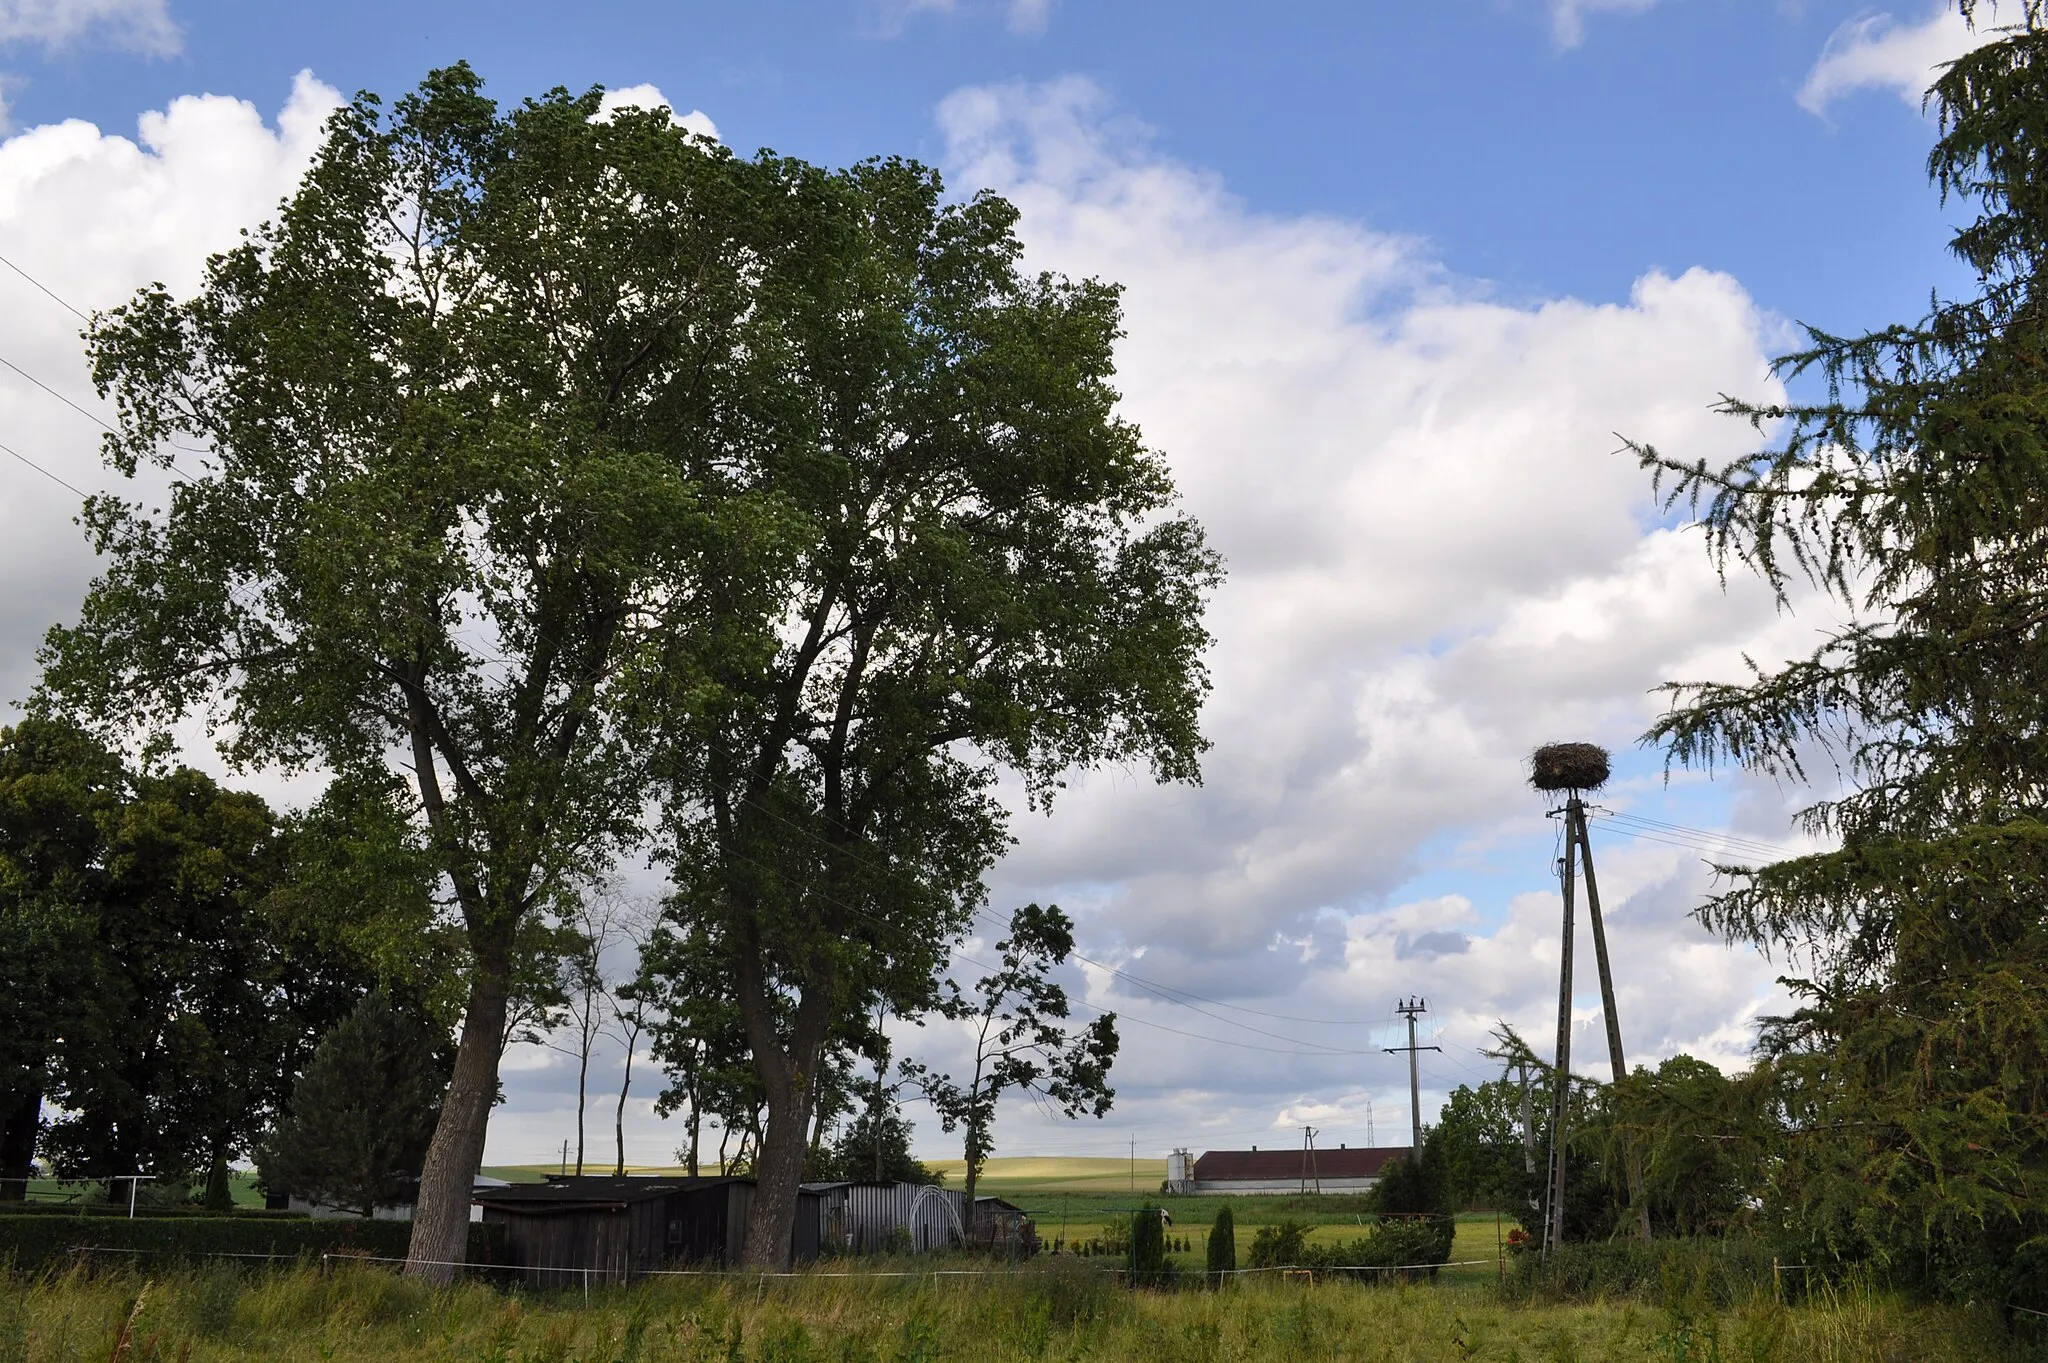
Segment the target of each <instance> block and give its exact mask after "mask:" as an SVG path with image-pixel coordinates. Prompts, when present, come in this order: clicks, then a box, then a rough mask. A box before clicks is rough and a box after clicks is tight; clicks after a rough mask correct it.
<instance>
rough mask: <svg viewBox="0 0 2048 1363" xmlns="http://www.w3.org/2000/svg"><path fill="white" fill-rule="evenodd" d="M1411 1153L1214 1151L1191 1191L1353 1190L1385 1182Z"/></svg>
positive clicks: (1380, 1149)
mask: <svg viewBox="0 0 2048 1363" xmlns="http://www.w3.org/2000/svg"><path fill="white" fill-rule="evenodd" d="M1407 1157H1408V1147H1407V1146H1405V1145H1377V1146H1342V1145H1340V1146H1338V1147H1336V1148H1335V1149H1334V1150H1303V1149H1299V1148H1296V1149H1287V1150H1209V1151H1205V1152H1204V1153H1203V1154H1202V1157H1201V1158H1200V1159H1198V1160H1196V1161H1195V1167H1194V1171H1193V1175H1194V1176H1193V1178H1192V1179H1190V1180H1189V1182H1188V1184H1187V1186H1186V1187H1185V1189H1181V1190H1177V1191H1186V1192H1190V1193H1301V1192H1310V1193H1313V1192H1325V1193H1353V1192H1364V1191H1365V1190H1367V1189H1369V1188H1371V1187H1372V1186H1373V1185H1375V1184H1376V1183H1378V1182H1379V1181H1380V1171H1381V1170H1383V1169H1385V1168H1386V1166H1387V1164H1388V1162H1389V1161H1391V1160H1397V1159H1406V1158H1407Z"/></svg>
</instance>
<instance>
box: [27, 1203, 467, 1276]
mask: <svg viewBox="0 0 2048 1363" xmlns="http://www.w3.org/2000/svg"><path fill="white" fill-rule="evenodd" d="M497 1229H498V1228H497V1227H495V1226H490V1227H486V1226H483V1225H481V1224H476V1223H472V1224H471V1225H470V1228H469V1253H468V1255H467V1257H468V1259H469V1260H470V1261H471V1262H473V1263H491V1262H495V1261H496V1260H497V1258H498V1257H499V1256H498V1255H497V1254H496V1253H495V1252H494V1250H495V1247H496V1245H497V1243H498V1238H499V1237H498V1235H497V1233H496V1232H497ZM411 1237H412V1224H411V1223H410V1222H407V1221H358V1220H354V1219H347V1220H340V1219H337V1220H313V1219H311V1218H306V1217H298V1218H282V1217H262V1216H212V1217H196V1216H195V1217H158V1218H149V1217H137V1218H136V1219H135V1220H133V1221H130V1220H127V1219H126V1218H118V1219H117V1218H113V1217H100V1216H92V1217H56V1216H41V1215H28V1216H10V1215H0V1263H4V1262H8V1261H11V1262H12V1263H13V1265H14V1266H15V1267H16V1268H17V1269H24V1270H36V1269H41V1268H45V1267H52V1266H57V1265H62V1264H65V1263H67V1262H69V1261H70V1260H72V1259H73V1258H74V1257H78V1256H83V1257H85V1258H86V1259H87V1260H88V1261H99V1260H107V1261H115V1262H118V1261H126V1262H129V1263H134V1262H136V1261H143V1260H146V1261H151V1262H155V1261H159V1260H163V1259H174V1260H177V1259H182V1260H198V1259H209V1258H233V1257H243V1258H246V1259H248V1260H249V1261H251V1262H254V1261H255V1260H257V1259H261V1258H272V1259H317V1258H318V1257H319V1256H321V1255H322V1254H361V1255H368V1256H371V1257H375V1258H387V1259H402V1258H404V1257H405V1250H406V1243H407V1241H408V1240H410V1239H411Z"/></svg>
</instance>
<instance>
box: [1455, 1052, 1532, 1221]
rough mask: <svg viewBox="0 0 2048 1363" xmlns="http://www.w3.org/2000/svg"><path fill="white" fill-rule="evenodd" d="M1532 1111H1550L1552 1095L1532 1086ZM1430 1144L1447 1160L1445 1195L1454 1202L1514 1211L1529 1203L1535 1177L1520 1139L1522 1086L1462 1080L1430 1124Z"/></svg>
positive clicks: (1493, 1081)
mask: <svg viewBox="0 0 2048 1363" xmlns="http://www.w3.org/2000/svg"><path fill="white" fill-rule="evenodd" d="M1535 1087H1536V1086H1535V1085H1533V1084H1532V1085H1531V1089H1532V1094H1531V1101H1530V1111H1531V1115H1532V1116H1534V1117H1538V1119H1539V1120H1540V1114H1542V1113H1544V1112H1546V1111H1547V1108H1546V1107H1545V1106H1543V1104H1544V1103H1545V1100H1546V1098H1547V1096H1548V1088H1547V1086H1545V1088H1544V1092H1543V1093H1542V1094H1537V1093H1535V1092H1533V1090H1534V1089H1535ZM1429 1140H1430V1147H1431V1149H1433V1150H1435V1151H1436V1152H1437V1154H1438V1157H1439V1158H1440V1159H1441V1160H1442V1162H1443V1178H1444V1191H1445V1196H1446V1197H1447V1198H1448V1199H1449V1201H1450V1203H1451V1205H1452V1206H1455V1207H1485V1208H1487V1209H1489V1210H1492V1209H1499V1210H1503V1211H1515V1210H1519V1209H1520V1208H1522V1207H1523V1206H1525V1205H1526V1204H1527V1202H1528V1198H1529V1193H1530V1191H1531V1186H1530V1185H1531V1182H1532V1180H1531V1178H1530V1175H1529V1171H1528V1170H1527V1169H1526V1168H1525V1164H1524V1153H1525V1152H1524V1148H1523V1145H1522V1086H1521V1085H1520V1084H1519V1083H1516V1082H1515V1081H1513V1080H1510V1079H1494V1080H1489V1081H1488V1082H1486V1083H1483V1084H1480V1085H1479V1086H1478V1087H1477V1088H1473V1087H1471V1086H1470V1085H1466V1084H1460V1085H1458V1087H1457V1088H1455V1089H1453V1090H1452V1091H1451V1095H1450V1097H1449V1098H1447V1099H1445V1100H1444V1105H1443V1107H1442V1109H1441V1110H1440V1111H1439V1112H1438V1113H1437V1119H1436V1125H1435V1126H1433V1127H1431V1128H1430V1132H1429Z"/></svg>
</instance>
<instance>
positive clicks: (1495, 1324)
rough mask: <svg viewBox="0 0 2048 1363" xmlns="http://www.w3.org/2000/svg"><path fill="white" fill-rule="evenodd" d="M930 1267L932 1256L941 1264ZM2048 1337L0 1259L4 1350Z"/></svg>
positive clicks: (1299, 1297) (1217, 1352) (1109, 1282)
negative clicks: (433, 1284) (431, 1281)
mask: <svg viewBox="0 0 2048 1363" xmlns="http://www.w3.org/2000/svg"><path fill="white" fill-rule="evenodd" d="M926 1266H927V1267H929V1265H926ZM2040 1356H2042V1355H2041V1354H2039V1353H2038V1352H2029V1346H2028V1344H2026V1343H2025V1342H2024V1341H2016V1340H2014V1339H2013V1338H2012V1337H2010V1336H2008V1335H2007V1334H2006V1333H2005V1332H2004V1331H2003V1329H2002V1327H2001V1326H2000V1325H1999V1323H1998V1321H1997V1320H1996V1318H1995V1317H1994V1316H1993V1315H1992V1314H1991V1313H1990V1312H1987V1311H1983V1310H1973V1309H1968V1308H1952V1307H1934V1306H1926V1305H1911V1304H1907V1303H1905V1302H1902V1301H1900V1300H1898V1299H1896V1298H1893V1297H1889V1296H1886V1295H1884V1294H1881V1293H1876V1292H1871V1291H1868V1290H1861V1289H1854V1288H1848V1289H1842V1290H1840V1291H1833V1292H1824V1293H1822V1294H1820V1295H1819V1296H1817V1297H1816V1299H1814V1300H1812V1301H1810V1302H1807V1303H1805V1304H1803V1305H1799V1306H1786V1305H1783V1304H1781V1303H1779V1302H1776V1301H1774V1300H1769V1299H1764V1298H1758V1299H1755V1300H1751V1301H1748V1302H1744V1303H1741V1304H1738V1305H1735V1306H1733V1307H1730V1308H1725V1309H1709V1308H1705V1307H1703V1306H1700V1305H1698V1304H1697V1303H1692V1302H1688V1301H1687V1300H1686V1299H1684V1298H1683V1297H1682V1296H1681V1297H1679V1298H1676V1299H1673V1300H1670V1301H1666V1302H1663V1303H1657V1302H1651V1301H1596V1302H1592V1303H1585V1304H1572V1305H1545V1304H1537V1303H1531V1302H1528V1301H1518V1300H1515V1299H1513V1298H1512V1297H1510V1296H1508V1295H1506V1294H1504V1293H1503V1292H1502V1291H1500V1290H1499V1289H1498V1288H1495V1287H1493V1286H1490V1285H1479V1284H1469V1285H1448V1286H1446V1285H1410V1286H1384V1287H1370V1286H1363V1285H1359V1284H1355V1283H1345V1282H1330V1283H1317V1284H1305V1283H1296V1282H1290V1281H1285V1280H1280V1279H1274V1278H1245V1279H1241V1280H1238V1281H1236V1282H1234V1283H1232V1284H1231V1285H1230V1286H1228V1287H1226V1288H1224V1289H1223V1290H1221V1291H1202V1290H1189V1291H1180V1292H1137V1293H1133V1292H1131V1291H1129V1290H1127V1289H1124V1288H1122V1287H1119V1286H1117V1285H1116V1284H1115V1282H1114V1280H1113V1279H1112V1278H1111V1277H1110V1275H1108V1274H1105V1273H1102V1272H1098V1271H1092V1270H1090V1269H1089V1268H1088V1267H1087V1266H1086V1263H1085V1261H1074V1260H1065V1261H1060V1260H1052V1261H1040V1262H1039V1263H1037V1264H1034V1265H1032V1266H1030V1267H1027V1268H1024V1269H1021V1270H1019V1271H1017V1272H1015V1273H999V1274H994V1275H991V1276H983V1277H968V1276H962V1277H953V1278H948V1277H934V1276H932V1275H930V1274H929V1273H917V1274H913V1275H911V1276H907V1277H900V1278H888V1277H879V1276H859V1277H831V1276H826V1275H825V1274H822V1273H813V1274H804V1275H799V1276H796V1277H792V1278H785V1279H773V1280H762V1279H749V1278H740V1277H703V1278H670V1279H657V1280H652V1281H648V1282H644V1283H641V1284H638V1285H636V1286H633V1287H628V1288H617V1289H608V1290H599V1291H597V1292H595V1293H593V1294H592V1295H591V1297H590V1298H589V1300H588V1301H587V1302H586V1300H585V1299H584V1298H583V1296H582V1295H581V1294H580V1293H566V1294H531V1293H522V1294H516V1295H508V1294H506V1293H504V1292H502V1291H499V1290H496V1289H493V1288H491V1287H487V1286H483V1285H480V1284H465V1285H460V1286H456V1287H452V1288H429V1287H424V1286H421V1285H418V1284H414V1283H410V1282H407V1281H405V1280H403V1279H401V1278H399V1277H397V1276H395V1275H394V1274H392V1273H390V1272H388V1271H385V1270H383V1269H381V1268H375V1267H368V1266H347V1267H342V1268H338V1269H335V1270H333V1271H328V1272H323V1271H321V1270H319V1269H317V1268H312V1267H302V1268H297V1269H283V1270H274V1271H258V1272H249V1271H244V1270H237V1269H234V1268H229V1267H214V1268H199V1269H192V1270H185V1271H175V1272H169V1273H165V1274H160V1275H155V1276H151V1275H146V1274H144V1273H141V1272H137V1271H134V1270H131V1269H126V1268H122V1269H116V1270H112V1271H107V1272H101V1273H93V1274H88V1273H85V1272H83V1271H78V1270H74V1271H72V1272H69V1273H66V1274H62V1275H54V1276H44V1277H40V1278H36V1279H28V1278H24V1277H20V1276H11V1277H7V1278H5V1279H0V1363H46V1361H47V1363H57V1360H64V1361H65V1363H69V1361H70V1360H74V1359H97V1360H108V1363H170V1361H171V1360H177V1361H178V1363H210V1361H211V1360H220V1359H245V1358H265V1359H277V1360H284V1361H286V1363H297V1361H299V1360H304V1363H315V1361H316V1360H318V1361H320V1363H410V1361H411V1360H432V1361H434V1363H457V1361H458V1360H461V1361H463V1363H467V1361H468V1360H477V1361H478V1363H669V1361H670V1360H674V1361H676V1363H938V1361H939V1360H946V1359H971V1360H973V1361H974V1363H1010V1361H1011V1360H1020V1361H1021V1360H1041V1359H1062V1360H1094V1359H1101V1360H1133V1361H1134V1363H1135V1361H1136V1360H1145V1363H1158V1361H1160V1360H1175V1361H1176V1363H1221V1361H1222V1360H1265V1359H1284V1360H1288V1363H1304V1361H1305V1360H1311V1359H1325V1358H1328V1359H1356V1360H1374V1361H1376V1363H1435V1360H1473V1359H1485V1360H1498V1361H1499V1363H1539V1361H1541V1363H1553V1361H1556V1363H1578V1361H1583V1363H1595V1361H1596V1360H1622V1359H1629V1360H1637V1359H1672V1360H1700V1361H1704V1360H1728V1361H1729V1363H1735V1360H1742V1363H1778V1361H1780V1360H1782V1361H1783V1363H1852V1361H1853V1363H1870V1360H1886V1361H1888V1363H1923V1361H1924V1363H1963V1361H1964V1360H1971V1361H1972V1363H1984V1361H1986V1360H1992V1361H1995V1360H2002V1359H2014V1360H2021V1359H2027V1358H2035V1357H2040Z"/></svg>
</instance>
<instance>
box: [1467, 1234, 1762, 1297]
mask: <svg viewBox="0 0 2048 1363" xmlns="http://www.w3.org/2000/svg"><path fill="white" fill-rule="evenodd" d="M1508 1283H1509V1286H1510V1287H1511V1288H1513V1289H1516V1290H1519V1291H1522V1292H1526V1293H1527V1294H1528V1295H1529V1296H1531V1297H1535V1298H1541V1299H1544V1300H1551V1301H1580V1300H1587V1299H1591V1298H1596V1297H1601V1298H1610V1299H1611V1298H1617V1297H1630V1298H1635V1299H1637V1300H1642V1301H1659V1302H1661V1301H1668V1300H1670V1299H1672V1298H1673V1297H1674V1295H1678V1294H1682V1295H1683V1296H1685V1297H1687V1298H1689V1299H1692V1300H1696V1301H1700V1302H1707V1303H1711V1304H1713V1305H1715V1306H1727V1305H1730V1304H1732V1303H1736V1302H1741V1301H1746V1300H1748V1299H1749V1298H1751V1297H1752V1296H1754V1295H1756V1294H1757V1293H1758V1292H1766V1293H1767V1292H1769V1291H1770V1290H1771V1287H1772V1274H1771V1254H1770V1250H1769V1248H1768V1247H1767V1246H1766V1245H1765V1244H1764V1243H1763V1242H1762V1241H1760V1240H1753V1239H1749V1238H1748V1237H1744V1236H1730V1237H1727V1238H1725V1239H1699V1240H1679V1239H1672V1240H1656V1241H1652V1242H1651V1243H1649V1244H1644V1243H1643V1242H1642V1241H1640V1240H1608V1241H1598V1242H1594V1243H1590V1244H1580V1245H1571V1244H1567V1245H1562V1246H1559V1247H1558V1248H1556V1249H1553V1250H1551V1251H1550V1252H1549V1253H1547V1254H1538V1253H1535V1252H1530V1253H1526V1254H1517V1255H1513V1256H1511V1257H1510V1258H1509V1259H1508Z"/></svg>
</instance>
